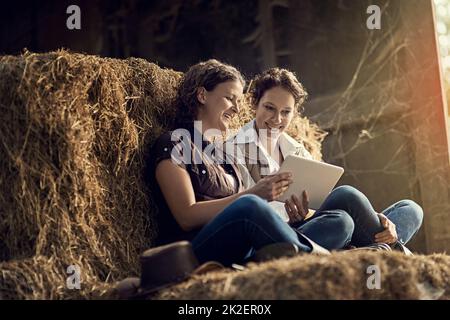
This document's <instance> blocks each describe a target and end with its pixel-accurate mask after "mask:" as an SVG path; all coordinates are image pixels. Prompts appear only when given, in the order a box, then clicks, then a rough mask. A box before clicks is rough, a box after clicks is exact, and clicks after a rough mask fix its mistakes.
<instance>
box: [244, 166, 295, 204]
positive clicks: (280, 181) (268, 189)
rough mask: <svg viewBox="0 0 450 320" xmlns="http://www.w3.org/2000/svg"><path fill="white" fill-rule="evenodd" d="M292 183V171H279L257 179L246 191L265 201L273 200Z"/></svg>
mask: <svg viewBox="0 0 450 320" xmlns="http://www.w3.org/2000/svg"><path fill="white" fill-rule="evenodd" d="M291 183H292V173H290V172H281V173H276V174H274V175H272V176H267V177H265V178H263V179H261V180H259V181H258V182H257V183H256V185H254V186H253V187H252V188H250V189H249V190H248V193H252V194H256V195H257V196H260V197H261V198H263V199H266V200H267V201H274V200H276V199H278V198H279V197H281V195H282V194H283V193H284V192H285V191H286V190H287V189H288V187H289V185H290V184H291Z"/></svg>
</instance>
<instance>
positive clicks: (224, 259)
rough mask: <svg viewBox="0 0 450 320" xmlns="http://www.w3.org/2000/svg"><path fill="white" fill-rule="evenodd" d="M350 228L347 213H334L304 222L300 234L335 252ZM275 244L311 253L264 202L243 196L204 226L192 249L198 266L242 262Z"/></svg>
mask: <svg viewBox="0 0 450 320" xmlns="http://www.w3.org/2000/svg"><path fill="white" fill-rule="evenodd" d="M353 227H354V226H353V221H352V219H351V217H350V216H349V215H348V214H347V213H345V212H344V211H342V210H334V211H330V212H328V214H325V213H324V214H322V215H318V216H317V217H316V218H315V219H311V221H308V222H307V223H305V224H304V226H303V230H302V232H303V233H304V234H305V235H306V236H308V237H310V238H311V239H312V240H315V239H317V238H323V239H326V240H324V241H322V242H319V244H322V245H323V244H326V245H330V246H329V247H328V249H335V248H338V247H342V246H344V244H345V243H347V242H349V241H350V239H351V235H352V233H353ZM319 233H320V234H319ZM319 235H320V236H321V237H319ZM276 242H289V243H293V244H295V245H297V246H298V247H299V249H300V250H302V251H305V252H310V251H311V248H310V247H309V246H308V245H307V244H304V243H302V242H301V240H299V237H298V236H297V231H295V230H294V229H293V228H292V227H291V226H289V224H287V223H286V222H285V221H283V219H281V218H280V217H279V216H278V214H277V213H276V212H275V210H274V209H273V208H272V207H271V206H270V205H269V204H268V203H267V202H266V201H265V200H263V199H261V198H259V197H258V196H255V195H245V196H242V197H240V198H238V199H237V200H236V201H234V202H233V203H231V204H230V205H229V206H227V207H226V208H225V209H224V210H223V211H222V212H221V213H219V214H218V215H217V216H216V217H215V218H214V219H212V220H211V221H210V222H209V223H208V224H206V225H205V226H204V227H203V228H202V229H201V230H200V232H199V233H198V234H197V235H196V236H195V238H194V239H193V240H192V246H193V249H194V252H195V254H196V256H197V258H198V260H199V261H200V263H203V262H205V261H209V260H214V261H218V262H221V263H222V264H224V265H230V264H232V263H239V262H242V261H243V260H244V259H245V258H246V257H248V256H249V255H251V254H252V252H254V251H255V250H258V249H260V248H262V247H263V246H265V245H268V244H272V243H276Z"/></svg>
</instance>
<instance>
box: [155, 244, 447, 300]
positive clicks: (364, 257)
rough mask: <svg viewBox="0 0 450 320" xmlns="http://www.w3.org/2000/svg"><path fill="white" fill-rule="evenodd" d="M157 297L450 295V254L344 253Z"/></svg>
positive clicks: (197, 280)
mask: <svg viewBox="0 0 450 320" xmlns="http://www.w3.org/2000/svg"><path fill="white" fill-rule="evenodd" d="M152 298H153V299H187V300H190V299H200V300H202V299H229V300H240V299H244V300H246V299H252V300H253V299H255V300H267V299H269V300H274V299H275V300H276V299H286V300H293V299H334V300H341V299H422V300H438V299H439V300H448V299H450V256H448V255H444V254H434V255H430V256H424V255H417V256H405V255H403V254H401V253H398V252H369V251H354V252H352V251H345V252H336V253H333V254H332V255H330V256H317V255H305V254H303V255H300V256H296V257H293V258H284V259H278V260H274V261H269V262H265V263H262V264H250V265H249V267H248V268H247V269H246V270H244V271H231V270H230V271H219V272H211V273H209V274H207V275H203V276H195V277H193V278H192V279H190V280H188V281H185V282H183V283H181V284H178V285H176V286H173V287H170V288H167V289H164V290H162V291H161V292H158V293H157V294H156V295H155V296H153V297H152Z"/></svg>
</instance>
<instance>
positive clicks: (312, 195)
mask: <svg viewBox="0 0 450 320" xmlns="http://www.w3.org/2000/svg"><path fill="white" fill-rule="evenodd" d="M285 171H289V172H291V173H292V178H293V181H294V182H293V183H292V184H291V185H289V187H288V189H287V190H286V191H285V192H284V193H283V194H282V195H281V196H280V197H279V198H278V199H277V200H278V201H282V202H286V200H288V199H290V198H291V196H292V195H296V196H297V197H301V196H302V193H303V191H306V192H307V193H308V197H309V208H311V209H316V210H317V209H319V208H320V206H321V205H322V203H323V202H324V200H325V199H326V197H327V196H328V194H329V193H330V192H331V190H332V189H333V188H334V186H335V185H336V183H337V182H338V180H339V179H340V177H341V176H342V174H343V173H344V169H343V168H341V167H338V166H335V165H331V164H328V163H324V162H320V161H315V160H310V159H305V158H302V157H298V156H294V155H289V156H287V157H286V159H285V160H284V162H283V164H282V165H281V168H280V170H279V171H278V172H279V173H281V172H285Z"/></svg>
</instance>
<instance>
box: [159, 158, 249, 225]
mask: <svg viewBox="0 0 450 320" xmlns="http://www.w3.org/2000/svg"><path fill="white" fill-rule="evenodd" d="M156 180H157V182H158V184H159V187H160V188H161V191H162V194H163V195H164V198H165V199H166V202H167V204H168V206H169V209H170V211H171V212H172V214H173V216H174V217H175V220H176V221H177V222H178V224H179V225H180V226H181V228H182V229H183V230H185V231H189V230H192V229H194V228H197V227H201V226H203V225H205V224H207V223H208V222H209V221H211V219H213V218H214V217H215V216H216V215H217V214H218V213H219V212H221V211H222V210H223V209H224V208H225V207H226V206H228V205H229V204H230V203H232V202H233V201H234V200H236V199H237V198H238V197H240V196H241V195H244V194H246V193H248V192H247V191H244V192H240V193H237V194H234V195H232V196H229V197H226V198H222V199H217V200H208V201H200V202H197V201H196V200H195V194H194V189H193V188H192V182H191V178H190V177H189V174H188V173H187V171H186V170H184V169H183V168H180V167H178V166H177V165H176V164H174V163H173V162H172V161H171V160H170V159H167V160H163V161H161V162H160V163H159V164H158V166H157V167H156Z"/></svg>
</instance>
